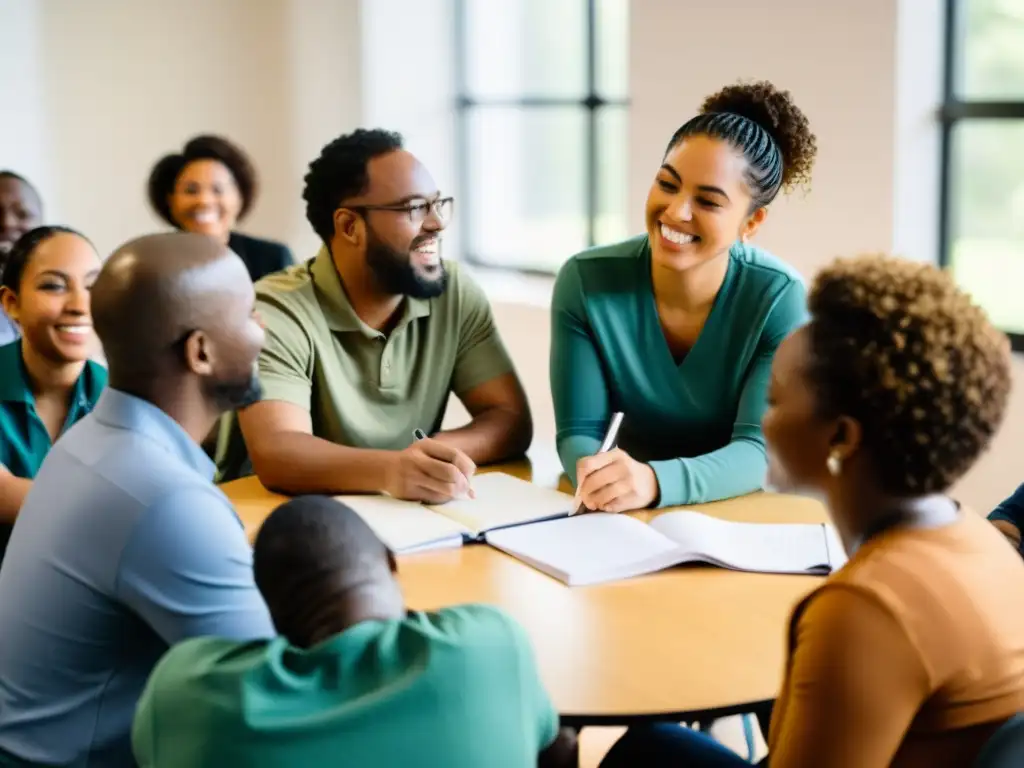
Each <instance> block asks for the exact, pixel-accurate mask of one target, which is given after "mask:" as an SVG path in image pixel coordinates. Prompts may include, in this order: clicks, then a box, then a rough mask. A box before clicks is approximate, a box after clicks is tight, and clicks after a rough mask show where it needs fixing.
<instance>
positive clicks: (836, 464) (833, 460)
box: [825, 453, 843, 477]
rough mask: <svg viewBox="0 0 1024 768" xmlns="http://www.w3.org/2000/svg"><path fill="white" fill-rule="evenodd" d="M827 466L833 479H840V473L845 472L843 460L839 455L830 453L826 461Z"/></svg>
mask: <svg viewBox="0 0 1024 768" xmlns="http://www.w3.org/2000/svg"><path fill="white" fill-rule="evenodd" d="M825 466H826V467H827V468H828V473H829V474H830V475H832V477H839V473H840V472H842V471H843V460H842V459H840V458H839V455H838V454H836V453H830V454H829V456H828V458H827V459H826V460H825Z"/></svg>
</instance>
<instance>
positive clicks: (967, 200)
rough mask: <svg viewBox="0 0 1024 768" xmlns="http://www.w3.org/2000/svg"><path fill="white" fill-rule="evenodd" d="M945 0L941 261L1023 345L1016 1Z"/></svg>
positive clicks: (1022, 105) (1022, 158) (1021, 26)
mask: <svg viewBox="0 0 1024 768" xmlns="http://www.w3.org/2000/svg"><path fill="white" fill-rule="evenodd" d="M946 3H947V30H946V72H945V82H944V102H945V103H944V104H943V108H942V116H941V117H942V177H941V178H942V184H941V190H940V197H941V200H942V212H941V213H942V215H941V222H942V223H941V227H942V229H941V232H940V235H939V243H940V249H941V250H940V259H941V263H942V264H944V265H946V266H948V267H949V268H950V269H952V271H953V274H954V275H955V276H956V278H957V280H958V281H959V282H960V284H961V285H963V286H964V287H965V288H966V289H967V290H969V291H970V292H971V293H972V294H973V295H974V297H975V299H976V300H977V301H978V302H979V303H980V304H981V305H982V306H983V307H985V309H986V311H988V313H989V315H990V316H991V318H992V320H993V322H995V323H996V324H997V325H998V326H999V327H1000V328H1002V329H1003V330H1005V331H1007V332H1008V333H1009V334H1010V338H1011V339H1012V341H1013V346H1014V349H1016V350H1018V351H1024V299H1022V297H1021V292H1022V291H1024V3H1022V2H1021V0H946Z"/></svg>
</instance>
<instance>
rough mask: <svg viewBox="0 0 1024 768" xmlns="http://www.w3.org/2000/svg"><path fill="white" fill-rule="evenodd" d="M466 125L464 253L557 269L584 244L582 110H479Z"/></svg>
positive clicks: (516, 264) (472, 112)
mask: <svg viewBox="0 0 1024 768" xmlns="http://www.w3.org/2000/svg"><path fill="white" fill-rule="evenodd" d="M467 118H468V120H467V123H468V143H469V147H468V150H469V151H468V153H467V156H466V167H467V169H468V174H469V178H468V179H467V181H468V184H469V189H470V190H471V194H472V198H471V199H470V200H467V201H466V206H465V207H466V208H468V209H469V210H468V213H469V215H470V221H469V242H468V243H467V245H466V251H467V253H469V254H470V255H472V256H473V257H474V258H476V259H478V260H479V261H482V262H486V263H489V264H494V265H496V266H503V267H519V268H523V269H539V270H547V271H554V270H556V269H557V268H558V267H559V265H561V263H562V262H564V261H565V260H566V259H567V258H569V257H570V256H572V255H573V254H574V253H577V252H578V251H580V250H582V249H583V248H585V247H586V244H587V219H586V213H585V211H586V201H585V199H584V195H583V192H584V186H583V185H584V178H585V177H584V168H585V162H586V158H585V142H584V137H585V130H586V112H585V110H583V109H582V108H573V107H565V108H562V107H559V108H545V109H532V110H523V109H517V108H498V107H493V108H485V107H478V108H475V109H472V110H470V111H469V113H468V115H467Z"/></svg>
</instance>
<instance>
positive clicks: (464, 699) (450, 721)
mask: <svg viewBox="0 0 1024 768" xmlns="http://www.w3.org/2000/svg"><path fill="white" fill-rule="evenodd" d="M557 732H558V714H557V713H556V712H555V709H554V707H553V706H552V704H551V701H550V699H549V698H548V695H547V693H546V692H545V690H544V687H543V685H542V684H541V681H540V676H539V674H538V670H537V666H536V662H535V660H534V655H533V650H532V648H531V646H530V642H529V640H528V639H527V637H526V633H525V631H524V630H523V629H522V628H521V627H520V626H519V625H518V624H517V623H516V622H515V621H514V620H513V619H512V618H511V617H509V616H508V615H506V614H504V613H503V612H501V611H500V610H498V609H496V608H493V607H491V606H486V605H464V606H460V607H453V608H444V609H442V610H440V611H438V612H436V613H421V612H412V613H409V614H408V615H407V616H406V617H404V618H402V619H393V620H389V621H364V622H362V623H360V624H356V625H354V626H352V627H350V628H349V629H347V630H345V631H344V632H341V633H340V634H337V635H335V636H334V637H331V638H329V639H327V640H325V641H323V642H322V643H320V644H319V645H317V646H315V647H313V648H310V649H302V648H296V647H294V646H292V645H289V643H288V642H287V640H285V639H284V638H277V639H275V640H270V641H256V642H250V643H239V642H235V641H231V640H224V639H220V638H214V637H206V638H197V639H193V640H188V641H186V642H183V643H180V644H178V645H177V646H175V647H174V648H172V649H171V650H170V651H168V653H167V654H166V655H165V656H164V657H163V659H162V660H161V661H160V663H159V664H158V665H157V667H156V669H154V671H153V674H152V675H151V676H150V679H149V683H148V684H147V685H146V690H145V691H144V692H143V694H142V697H141V698H140V699H139V705H138V708H137V709H136V712H135V723H134V726H133V731H132V744H133V747H134V751H135V759H136V761H137V762H138V765H139V766H140V768H221V766H243V765H244V766H247V768H289V766H321V765H322V766H332V765H339V766H340V765H351V766H375V768H434V766H444V767H445V768H478V767H479V766H487V768H535V766H536V765H537V756H538V754H539V753H540V752H541V751H542V750H543V749H544V748H545V747H547V746H548V745H549V744H551V742H552V741H554V739H555V736H556V735H557Z"/></svg>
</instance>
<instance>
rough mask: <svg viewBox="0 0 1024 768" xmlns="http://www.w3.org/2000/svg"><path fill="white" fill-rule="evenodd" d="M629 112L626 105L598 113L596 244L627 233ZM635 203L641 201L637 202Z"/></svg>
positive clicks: (625, 235) (613, 240)
mask: <svg viewBox="0 0 1024 768" xmlns="http://www.w3.org/2000/svg"><path fill="white" fill-rule="evenodd" d="M628 129H629V113H628V111H627V110H626V109H625V107H606V108H605V109H602V110H600V111H599V112H598V113H597V156H598V158H600V161H599V162H598V164H597V207H598V215H597V221H596V222H594V239H595V241H596V243H597V244H598V245H602V244H606V243H614V242H616V241H618V240H624V239H625V238H626V237H628V236H629V230H628V224H627V219H628V214H629V205H630V202H631V201H630V200H629V178H628V177H627V166H628V161H627V156H628V154H629V139H628V133H627V131H628ZM637 205H642V203H641V202H637Z"/></svg>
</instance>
